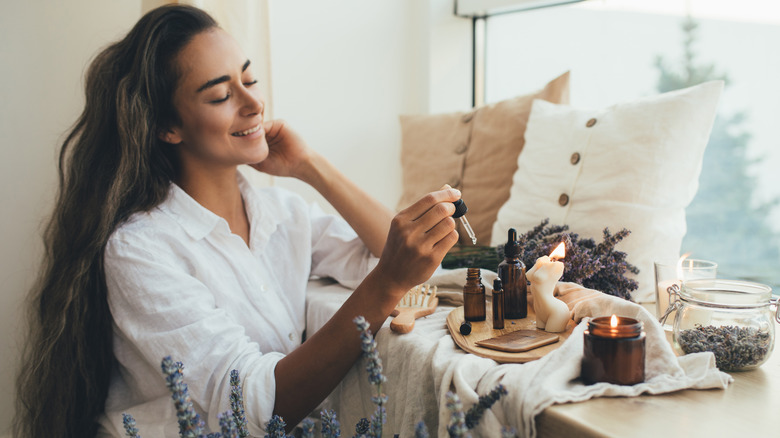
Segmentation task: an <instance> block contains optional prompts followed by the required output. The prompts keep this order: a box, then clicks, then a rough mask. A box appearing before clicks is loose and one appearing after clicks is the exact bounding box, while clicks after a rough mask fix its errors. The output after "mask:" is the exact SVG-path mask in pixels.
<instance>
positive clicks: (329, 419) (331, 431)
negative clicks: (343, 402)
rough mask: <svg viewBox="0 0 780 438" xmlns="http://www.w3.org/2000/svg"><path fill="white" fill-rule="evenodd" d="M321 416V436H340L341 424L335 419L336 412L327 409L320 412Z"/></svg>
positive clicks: (324, 437) (331, 437) (330, 437)
mask: <svg viewBox="0 0 780 438" xmlns="http://www.w3.org/2000/svg"><path fill="white" fill-rule="evenodd" d="M320 417H321V418H322V431H321V432H322V438H339V437H340V436H341V424H339V420H337V419H336V412H335V411H329V410H327V409H325V410H323V411H322V412H320Z"/></svg>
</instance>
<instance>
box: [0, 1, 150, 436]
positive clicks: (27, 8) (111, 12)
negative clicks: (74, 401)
mask: <svg viewBox="0 0 780 438" xmlns="http://www.w3.org/2000/svg"><path fill="white" fill-rule="evenodd" d="M140 5H141V2H140V1H130V0H123V1H111V2H106V1H99V0H92V1H88V0H68V1H67V2H61V1H53V0H50V1H47V0H25V1H6V2H3V5H2V12H1V13H0V41H2V43H0V44H2V45H0V59H2V67H0V69H2V70H0V96H2V99H0V138H1V139H2V147H1V149H0V150H1V151H2V159H0V205H2V211H3V213H2V217H0V236H2V243H0V288H1V289H0V433H2V432H3V431H5V430H6V429H8V427H9V425H10V423H11V418H12V415H13V394H14V388H13V377H14V374H15V370H16V366H17V359H18V355H19V354H18V351H19V349H18V342H19V341H20V336H19V334H20V332H21V328H22V325H21V321H22V316H21V314H20V313H21V307H20V306H21V303H22V300H23V298H24V296H25V295H26V293H27V290H28V289H29V288H30V286H31V284H32V282H33V279H34V278H35V273H36V269H37V268H38V264H39V260H40V256H41V252H42V244H41V239H40V232H41V228H42V225H43V222H44V218H45V216H46V215H47V214H48V213H49V212H50V210H51V205H52V201H53V199H54V194H55V190H56V177H57V174H56V160H57V156H56V151H57V150H58V142H59V140H60V139H61V136H62V134H63V132H64V131H65V130H66V129H67V128H68V127H69V126H70V124H71V123H73V122H74V121H75V119H76V117H77V116H78V114H79V113H80V111H81V105H82V103H83V93H82V91H81V90H82V88H81V84H82V79H81V77H82V72H83V70H84V66H85V65H86V64H87V62H88V60H89V59H90V57H91V56H92V55H93V54H94V53H95V52H96V51H97V49H98V48H99V47H101V46H103V45H105V44H106V43H107V42H108V41H111V40H113V39H115V38H116V37H118V36H120V35H121V34H122V33H124V32H127V30H128V29H129V28H130V26H132V24H133V23H134V22H135V21H136V20H137V19H138V17H139V16H140V11H141V6H140Z"/></svg>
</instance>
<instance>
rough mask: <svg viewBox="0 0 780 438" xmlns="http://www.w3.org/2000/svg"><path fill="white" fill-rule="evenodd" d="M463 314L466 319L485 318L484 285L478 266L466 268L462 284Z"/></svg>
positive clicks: (479, 319) (477, 319)
mask: <svg viewBox="0 0 780 438" xmlns="http://www.w3.org/2000/svg"><path fill="white" fill-rule="evenodd" d="M463 316H464V317H465V319H466V321H484V320H485V286H483V285H482V276H481V275H480V273H479V268H468V270H467V274H466V284H465V285H464V286H463Z"/></svg>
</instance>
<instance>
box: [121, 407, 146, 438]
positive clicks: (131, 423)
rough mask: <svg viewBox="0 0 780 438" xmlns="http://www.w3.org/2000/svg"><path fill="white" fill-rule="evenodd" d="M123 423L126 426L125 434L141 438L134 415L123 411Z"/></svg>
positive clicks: (131, 437)
mask: <svg viewBox="0 0 780 438" xmlns="http://www.w3.org/2000/svg"><path fill="white" fill-rule="evenodd" d="M122 424H123V425H124V426H125V434H126V435H127V436H129V437H130V438H141V435H139V434H138V428H137V427H135V418H133V416H132V415H130V414H126V413H122Z"/></svg>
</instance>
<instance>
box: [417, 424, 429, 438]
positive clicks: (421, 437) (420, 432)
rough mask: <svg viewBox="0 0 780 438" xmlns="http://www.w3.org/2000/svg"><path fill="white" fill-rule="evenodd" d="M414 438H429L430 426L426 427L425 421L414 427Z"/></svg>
mask: <svg viewBox="0 0 780 438" xmlns="http://www.w3.org/2000/svg"><path fill="white" fill-rule="evenodd" d="M414 438H429V435H428V426H426V425H425V422H424V421H421V422H419V423H417V426H415V427H414Z"/></svg>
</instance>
